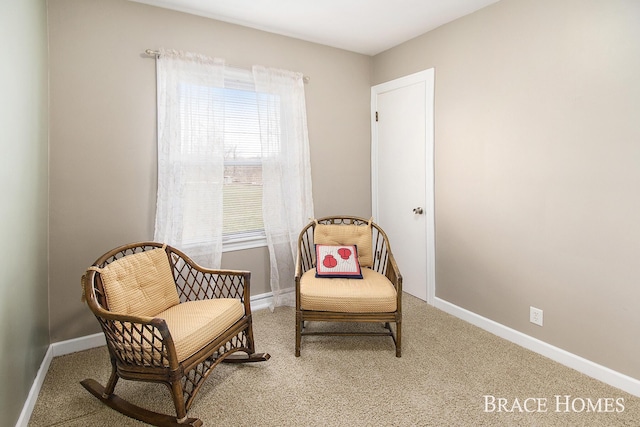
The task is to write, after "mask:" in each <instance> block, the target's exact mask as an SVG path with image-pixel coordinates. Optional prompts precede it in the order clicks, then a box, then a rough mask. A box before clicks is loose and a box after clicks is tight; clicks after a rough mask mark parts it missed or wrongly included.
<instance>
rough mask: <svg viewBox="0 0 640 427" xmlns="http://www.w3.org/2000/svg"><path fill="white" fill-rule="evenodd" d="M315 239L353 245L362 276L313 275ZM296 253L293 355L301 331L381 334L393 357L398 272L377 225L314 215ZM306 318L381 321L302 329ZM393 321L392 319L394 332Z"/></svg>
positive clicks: (397, 337)
mask: <svg viewBox="0 0 640 427" xmlns="http://www.w3.org/2000/svg"><path fill="white" fill-rule="evenodd" d="M336 227H341V228H336ZM320 243H322V244H327V243H328V244H333V245H356V246H358V247H357V252H358V255H359V257H358V258H359V259H360V264H361V267H362V273H363V275H364V281H363V280H359V279H351V278H348V279H335V278H317V277H316V267H317V262H316V261H317V259H316V258H317V253H316V249H317V248H316V244H320ZM297 252H298V254H297V261H296V273H295V292H296V346H295V355H296V356H300V347H301V341H302V337H303V336H305V335H338V336H348V335H382V336H390V337H391V338H392V339H393V342H394V344H395V348H396V356H397V357H401V355H402V346H401V343H402V342H401V336H402V334H401V331H402V276H401V275H400V271H399V270H398V266H397V264H396V262H395V260H394V258H393V254H392V253H391V248H390V246H389V240H388V238H387V235H386V234H385V232H384V231H383V230H382V229H381V228H380V226H378V225H377V224H376V223H374V222H373V221H371V220H367V219H365V218H359V217H353V216H335V217H325V218H320V219H317V220H313V221H311V222H310V223H309V224H307V225H306V226H305V227H304V228H303V229H302V231H301V232H300V235H299V238H298V251H297ZM365 258H366V259H365ZM363 282H366V286H363ZM367 289H368V290H373V291H371V292H369V291H366V290H367ZM307 322H369V323H381V328H380V330H373V331H371V330H367V331H353V330H351V331H336V330H335V328H332V329H331V330H328V329H327V330H313V331H312V330H307V328H306V327H307ZM392 324H395V331H394V328H393V327H392Z"/></svg>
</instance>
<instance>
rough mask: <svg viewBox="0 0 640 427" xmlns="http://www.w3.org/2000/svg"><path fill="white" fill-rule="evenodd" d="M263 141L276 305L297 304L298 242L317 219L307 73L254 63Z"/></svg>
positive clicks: (265, 209)
mask: <svg viewBox="0 0 640 427" xmlns="http://www.w3.org/2000/svg"><path fill="white" fill-rule="evenodd" d="M253 76H254V80H255V85H256V93H257V99H258V114H259V118H260V139H261V143H262V185H263V193H262V211H263V219H264V228H265V234H266V236H267V245H268V247H269V258H270V265H271V277H270V284H271V290H272V292H273V304H272V308H273V307H274V306H280V305H295V294H294V292H293V291H294V279H293V278H294V275H295V259H296V251H297V248H296V245H297V241H298V234H299V233H300V230H301V229H302V227H303V226H304V225H305V224H307V223H308V222H309V220H310V218H312V217H313V199H312V194H311V162H310V155H309V137H308V135H307V114H306V106H305V98H304V82H303V75H302V74H300V73H294V72H290V71H285V70H277V69H271V68H265V67H261V66H254V67H253Z"/></svg>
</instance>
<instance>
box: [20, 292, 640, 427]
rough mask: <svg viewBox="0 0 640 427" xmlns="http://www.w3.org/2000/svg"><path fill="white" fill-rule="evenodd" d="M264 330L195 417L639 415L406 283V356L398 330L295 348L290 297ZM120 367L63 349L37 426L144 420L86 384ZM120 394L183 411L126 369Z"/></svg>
mask: <svg viewBox="0 0 640 427" xmlns="http://www.w3.org/2000/svg"><path fill="white" fill-rule="evenodd" d="M314 326H315V325H314ZM321 326H326V325H321ZM340 326H346V327H355V328H359V327H371V326H373V325H366V326H360V325H340ZM254 335H255V339H256V350H257V351H259V352H268V353H270V354H271V359H270V360H269V361H267V362H262V363H256V364H246V365H225V364H222V365H220V366H218V367H217V368H216V369H215V370H214V371H213V373H212V374H211V376H210V377H209V379H208V380H207V381H206V382H205V384H204V385H203V387H202V389H201V391H200V393H199V395H198V396H197V397H196V399H195V401H194V403H193V406H192V407H191V409H190V411H189V416H192V417H199V418H200V419H202V421H203V422H204V425H205V426H214V425H216V426H224V425H226V426H229V425H230V426H236V425H252V424H255V425H261V426H323V427H324V426H337V427H338V426H350V427H356V426H640V398H638V397H635V396H632V395H630V394H628V393H626V392H624V391H622V390H619V389H617V388H614V387H611V386H608V385H606V384H604V383H601V382H599V381H597V380H595V379H592V378H590V377H588V376H586V375H583V374H581V373H579V372H577V371H575V370H573V369H570V368H567V367H565V366H563V365H560V364H558V363H555V362H553V361H551V360H549V359H547V358H545V357H543V356H541V355H538V354H536V353H534V352H531V351H529V350H526V349H524V348H522V347H519V346H517V345H515V344H512V343H510V342H508V341H506V340H503V339H501V338H498V337H496V336H494V335H492V334H490V333H488V332H486V331H484V330H482V329H480V328H477V327H475V326H473V325H471V324H469V323H466V322H464V321H462V320H460V319H457V318H455V317H453V316H451V315H448V314H446V313H444V312H442V311H440V310H438V309H435V308H433V307H431V306H429V305H427V304H426V303H424V302H423V301H421V300H419V299H417V298H414V297H411V296H409V295H406V294H405V297H404V301H403V337H402V343H403V349H402V350H403V353H402V357H401V358H396V357H395V350H394V345H393V342H392V340H391V339H390V338H388V337H333V336H329V337H320V336H313V337H303V340H302V355H301V357H299V358H296V357H295V356H294V341H295V311H294V309H293V308H291V307H279V308H277V309H276V310H275V312H273V313H272V312H270V311H268V310H262V311H258V312H255V313H254ZM109 374H110V364H109V359H108V353H107V350H106V347H99V348H95V349H91V350H86V351H82V352H78V353H73V354H69V355H65V356H60V357H56V358H54V360H53V361H52V362H51V366H50V368H49V371H48V373H47V376H46V378H45V381H44V384H43V386H42V389H41V391H40V394H39V396H38V400H37V402H36V405H35V407H34V410H33V413H32V416H31V420H30V422H29V426H31V427H45V426H65V427H75V426H140V425H144V423H141V422H139V421H136V420H133V419H130V418H128V417H125V416H123V415H121V414H119V413H117V412H115V411H114V410H112V409H110V408H108V407H106V406H105V405H103V404H102V403H100V402H99V401H98V400H97V399H95V398H94V397H93V396H92V395H90V394H89V393H88V392H87V391H86V390H85V389H84V388H83V387H82V386H81V385H80V384H79V381H81V380H82V379H85V378H94V379H96V380H98V381H99V382H100V383H102V384H103V385H104V384H105V383H106V381H107V378H108V377H109ZM116 394H118V395H120V396H121V397H123V398H125V399H127V400H130V401H132V402H133V403H135V404H138V405H141V406H143V407H146V408H148V409H152V410H154V411H161V412H165V413H168V414H175V412H174V410H173V405H172V402H171V398H170V395H169V392H168V390H167V388H166V387H165V386H163V385H158V384H145V383H138V382H131V381H125V380H120V382H119V383H118V386H117V387H116Z"/></svg>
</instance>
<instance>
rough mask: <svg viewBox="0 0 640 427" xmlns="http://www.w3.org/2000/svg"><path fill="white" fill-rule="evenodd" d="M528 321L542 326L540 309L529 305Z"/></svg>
mask: <svg viewBox="0 0 640 427" xmlns="http://www.w3.org/2000/svg"><path fill="white" fill-rule="evenodd" d="M529 322H531V323H534V324H536V325H538V326H542V310H540V309H539V308H535V307H529Z"/></svg>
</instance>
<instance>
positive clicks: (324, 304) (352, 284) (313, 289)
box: [300, 268, 397, 313]
mask: <svg viewBox="0 0 640 427" xmlns="http://www.w3.org/2000/svg"><path fill="white" fill-rule="evenodd" d="M315 275H316V269H315V268H312V269H311V270H309V271H307V272H306V273H304V274H303V275H302V277H301V278H300V307H301V308H302V309H303V310H317V311H336V312H340V313H392V312H394V311H396V308H397V299H396V290H395V288H394V287H393V285H392V284H391V282H390V281H389V279H387V278H386V277H385V276H383V275H382V274H380V273H378V272H376V271H373V270H371V269H370V268H363V269H362V276H363V278H362V279H326V278H316V277H315Z"/></svg>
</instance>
